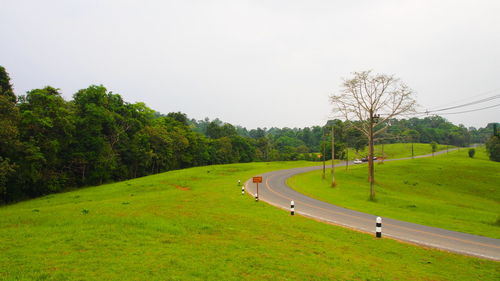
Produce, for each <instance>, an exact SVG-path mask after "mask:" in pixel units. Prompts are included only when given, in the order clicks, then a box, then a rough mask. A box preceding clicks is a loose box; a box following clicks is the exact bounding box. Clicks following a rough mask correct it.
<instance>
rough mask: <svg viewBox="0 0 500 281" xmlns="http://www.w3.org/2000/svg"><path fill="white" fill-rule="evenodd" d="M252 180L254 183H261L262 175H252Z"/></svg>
mask: <svg viewBox="0 0 500 281" xmlns="http://www.w3.org/2000/svg"><path fill="white" fill-rule="evenodd" d="M252 180H253V182H254V183H262V177H253V178H252Z"/></svg>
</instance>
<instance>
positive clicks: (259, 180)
mask: <svg viewBox="0 0 500 281" xmlns="http://www.w3.org/2000/svg"><path fill="white" fill-rule="evenodd" d="M252 181H253V182H254V183H255V184H257V197H256V198H255V199H256V200H259V183H262V177H253V178H252Z"/></svg>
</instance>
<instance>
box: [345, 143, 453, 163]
mask: <svg viewBox="0 0 500 281" xmlns="http://www.w3.org/2000/svg"><path fill="white" fill-rule="evenodd" d="M446 148H447V146H446V145H445V144H438V147H437V150H438V151H440V150H446ZM448 148H450V149H451V148H454V146H451V145H450V146H449V147H448ZM413 153H414V155H425V154H431V153H432V148H431V145H430V144H428V143H415V144H413ZM374 154H375V156H377V157H382V156H385V158H404V157H411V143H391V144H385V145H384V152H383V153H382V145H381V144H377V145H375V146H374ZM366 155H368V149H367V148H366V147H365V148H364V149H363V150H359V151H358V152H356V151H355V150H354V149H352V148H350V149H349V159H350V160H353V159H356V158H359V159H361V158H363V157H366Z"/></svg>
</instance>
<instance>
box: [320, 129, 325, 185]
mask: <svg viewBox="0 0 500 281" xmlns="http://www.w3.org/2000/svg"><path fill="white" fill-rule="evenodd" d="M321 139H322V145H323V176H322V179H325V170H326V166H325V152H326V147H325V128H323V137H322V138H321Z"/></svg>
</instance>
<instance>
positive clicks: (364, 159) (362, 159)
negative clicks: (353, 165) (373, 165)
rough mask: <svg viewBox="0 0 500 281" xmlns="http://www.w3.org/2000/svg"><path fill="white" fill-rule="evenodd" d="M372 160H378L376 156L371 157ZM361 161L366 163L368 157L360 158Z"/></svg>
mask: <svg viewBox="0 0 500 281" xmlns="http://www.w3.org/2000/svg"><path fill="white" fill-rule="evenodd" d="M373 160H374V161H375V160H378V158H377V157H376V156H373ZM361 161H362V162H368V157H364V158H361Z"/></svg>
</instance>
